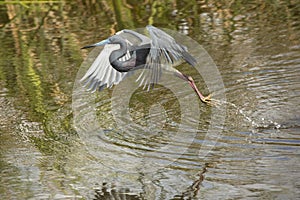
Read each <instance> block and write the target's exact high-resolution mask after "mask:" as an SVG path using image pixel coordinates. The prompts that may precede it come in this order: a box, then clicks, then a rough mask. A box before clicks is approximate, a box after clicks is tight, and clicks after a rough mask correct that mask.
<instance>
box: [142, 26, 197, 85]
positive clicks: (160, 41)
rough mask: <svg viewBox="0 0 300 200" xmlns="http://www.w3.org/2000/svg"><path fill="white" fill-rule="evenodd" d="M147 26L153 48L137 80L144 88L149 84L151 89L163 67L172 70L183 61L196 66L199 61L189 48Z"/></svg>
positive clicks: (158, 30)
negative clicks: (189, 51)
mask: <svg viewBox="0 0 300 200" xmlns="http://www.w3.org/2000/svg"><path fill="white" fill-rule="evenodd" d="M146 28H147V30H148V32H149V35H150V38H151V49H150V53H149V55H148V57H147V63H146V65H145V66H144V70H143V72H142V73H141V75H140V76H139V78H138V80H137V81H140V85H144V88H145V87H146V86H148V90H149V88H150V86H151V85H152V84H153V83H157V82H158V80H159V79H160V77H161V73H162V69H167V70H170V71H172V70H173V67H174V65H176V64H179V63H180V62H182V61H186V62H187V63H189V64H190V65H192V66H196V64H197V62H196V60H195V59H194V57H193V56H191V55H190V54H189V53H188V51H187V48H186V47H185V46H183V45H181V44H179V43H177V42H176V41H175V39H174V38H173V37H172V36H170V35H169V34H167V33H166V32H164V31H162V30H160V29H158V28H156V27H154V26H151V25H148V26H147V27H146Z"/></svg>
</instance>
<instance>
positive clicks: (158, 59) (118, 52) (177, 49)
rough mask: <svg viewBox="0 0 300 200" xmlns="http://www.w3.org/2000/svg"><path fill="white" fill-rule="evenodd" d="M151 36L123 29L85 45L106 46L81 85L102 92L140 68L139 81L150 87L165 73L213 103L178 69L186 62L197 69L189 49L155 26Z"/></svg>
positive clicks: (149, 26) (203, 99)
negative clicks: (170, 74)
mask: <svg viewBox="0 0 300 200" xmlns="http://www.w3.org/2000/svg"><path fill="white" fill-rule="evenodd" d="M146 29H147V31H148V35H149V36H147V35H143V34H141V33H138V32H136V31H133V30H128V29H124V30H121V31H119V32H117V33H116V34H114V35H113V36H110V37H109V38H107V39H105V40H102V41H100V42H98V43H95V44H92V45H88V46H84V47H82V49H87V48H91V47H97V46H104V47H103V49H102V51H101V52H100V53H99V55H98V56H97V57H96V59H95V60H94V62H93V63H92V65H91V66H90V68H89V69H88V70H87V72H86V73H85V75H84V76H83V77H82V78H81V80H80V81H81V82H82V83H83V85H84V86H85V87H86V88H87V90H89V91H93V92H94V91H96V90H99V91H101V90H102V89H104V88H111V87H112V86H113V85H117V84H119V83H120V82H121V81H122V80H123V79H124V78H126V77H128V76H129V75H131V74H132V73H134V72H135V71H136V70H138V69H143V71H142V72H141V74H140V75H139V77H138V78H137V80H136V81H139V82H140V85H144V88H145V87H148V90H149V88H150V86H153V84H155V83H157V82H158V81H159V79H160V77H161V75H162V72H163V71H164V70H167V71H170V72H173V73H174V75H175V76H177V77H179V78H181V79H183V80H184V81H187V82H188V83H189V85H190V86H191V87H192V88H193V90H194V91H195V92H196V94H197V95H198V96H199V98H200V100H201V101H202V102H204V103H209V102H210V95H208V96H204V95H202V93H201V92H200V91H199V89H198V88H197V86H196V84H195V81H194V80H193V78H192V77H191V76H188V75H185V74H183V73H182V72H180V71H179V70H177V69H175V66H177V65H178V63H182V62H186V63H188V64H189V65H190V66H193V67H195V66H196V65H197V62H196V60H195V58H194V57H193V56H192V55H191V54H190V53H189V52H188V49H187V47H186V46H184V45H182V44H179V43H177V42H176V41H175V39H174V38H173V37H172V36H170V35H169V34H167V33H166V32H164V31H163V30H161V29H159V28H156V27H154V26H152V25H148V26H146Z"/></svg>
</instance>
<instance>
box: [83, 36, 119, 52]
mask: <svg viewBox="0 0 300 200" xmlns="http://www.w3.org/2000/svg"><path fill="white" fill-rule="evenodd" d="M118 41H119V36H117V35H113V36H111V37H109V38H107V39H105V40H102V41H101V42H98V43H95V44H91V45H88V46H84V47H82V48H81V49H87V48H91V47H98V46H104V45H106V44H116V43H117V42H118Z"/></svg>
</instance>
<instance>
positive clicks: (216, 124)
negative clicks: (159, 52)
mask: <svg viewBox="0 0 300 200" xmlns="http://www.w3.org/2000/svg"><path fill="white" fill-rule="evenodd" d="M123 3H124V2H123V1H121V2H119V1H111V2H110V1H109V2H101V3H99V4H95V3H93V2H90V1H77V2H76V3H75V2H72V3H66V2H63V1H58V2H55V3H45V2H44V3H36V4H23V5H22V4H9V3H6V4H4V3H2V4H0V14H1V20H0V21H1V22H0V26H1V32H0V33H1V34H0V40H1V44H2V45H1V49H0V57H1V59H0V89H1V90H0V107H1V112H0V115H1V117H0V132H1V135H0V137H1V140H0V144H1V145H0V167H1V179H0V180H1V184H0V197H1V199H105V198H109V197H110V198H112V197H114V198H115V199H118V198H120V199H122V198H123V199H297V198H300V193H299V187H300V182H299V180H300V179H299V178H300V177H299V173H298V171H299V161H300V159H299V150H300V148H299V146H300V137H299V127H300V123H299V122H300V113H299V109H298V108H299V104H300V82H299V75H300V67H299V66H300V38H299V35H300V34H299V33H300V24H299V20H298V19H299V17H300V16H299V11H300V7H299V5H298V4H297V3H296V2H290V3H287V2H285V1H276V2H271V1H265V2H260V1H247V2H243V3H241V2H236V1H234V2H231V3H219V2H217V1H210V2H209V3H206V2H203V1H198V2H192V1H186V2H185V1H179V2H176V1H175V2H153V3H152V2H146V3H144V4H142V3H137V2H132V1H127V5H124V6H121V5H122V4H123ZM148 23H153V24H154V25H156V26H158V27H164V28H167V29H171V30H178V31H179V32H181V33H183V34H187V35H188V36H189V37H190V38H192V39H193V40H195V41H197V42H198V43H199V44H201V45H202V47H203V48H204V49H205V50H206V51H207V53H206V52H205V51H204V50H201V52H200V53H197V51H196V50H197V49H198V46H197V45H196V44H194V43H193V42H188V45H191V47H190V49H191V52H192V53H194V52H196V53H197V55H196V57H197V59H198V60H199V61H201V63H202V65H201V66H199V67H201V68H200V72H199V71H197V70H196V69H193V68H191V67H189V66H187V65H181V66H178V69H180V70H181V71H182V72H185V73H186V74H189V75H191V76H192V77H193V78H194V79H195V81H196V84H197V85H198V87H199V89H200V90H201V91H203V93H204V94H209V93H212V98H214V99H215V101H214V103H215V105H213V106H206V105H204V104H202V103H201V102H200V101H199V100H198V99H197V97H196V96H195V94H194V93H193V91H192V90H191V89H190V88H189V86H188V85H187V84H186V83H184V82H181V81H179V79H177V78H176V77H172V76H169V75H166V76H165V78H166V79H163V84H162V85H160V86H156V87H155V88H154V89H153V90H151V91H150V92H147V91H144V90H142V89H141V88H140V89H138V88H136V87H137V86H136V85H135V82H134V81H135V76H132V77H131V79H130V78H129V79H128V80H127V81H126V82H124V83H123V84H120V85H118V86H117V87H115V88H113V89H112V90H104V91H102V92H101V93H94V94H90V93H88V92H86V91H85V90H84V89H83V88H81V87H79V86H80V85H78V82H77V80H78V77H79V76H80V74H83V73H84V72H85V71H84V68H83V67H82V65H81V63H82V62H83V59H84V58H89V57H90V56H91V55H90V54H89V52H90V51H85V50H84V51H83V50H80V48H81V47H82V46H85V45H87V44H91V43H94V42H96V41H98V40H101V39H103V38H106V37H107V36H109V35H110V34H111V33H112V32H114V31H115V30H120V29H122V28H128V29H133V28H140V27H145V26H146V25H147V24H148ZM193 45H194V46H193ZM196 46H197V48H196ZM209 55H210V56H211V58H212V59H213V61H214V63H215V65H216V69H218V73H219V74H218V73H217V72H215V71H213V72H214V73H208V72H209V70H213V67H211V68H209V69H207V67H206V66H213V62H212V60H211V59H210V57H209ZM86 67H87V66H86ZM207 70H208V71H207ZM210 72H211V71H210ZM76 77H77V78H76ZM219 77H220V78H219ZM131 83H132V85H129V84H131ZM74 84H75V87H74ZM222 84H224V87H223V86H222ZM129 86H130V87H129ZM128 88H131V89H132V88H133V89H132V90H129V89H128ZM127 90H128V91H127ZM124 91H125V93H126V94H129V93H130V95H124ZM74 97H76V98H75V99H74ZM120 97H122V98H120ZM120 99H121V100H120ZM120 113H121V114H120Z"/></svg>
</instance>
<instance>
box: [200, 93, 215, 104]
mask: <svg viewBox="0 0 300 200" xmlns="http://www.w3.org/2000/svg"><path fill="white" fill-rule="evenodd" d="M211 100H212V99H211V94H209V95H208V96H206V97H203V98H201V101H202V102H203V103H206V104H209V105H211V103H212V101H211Z"/></svg>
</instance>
